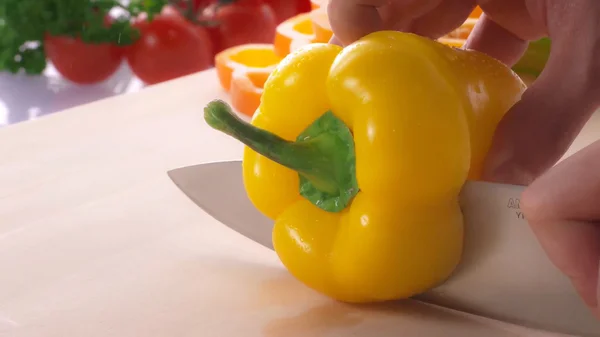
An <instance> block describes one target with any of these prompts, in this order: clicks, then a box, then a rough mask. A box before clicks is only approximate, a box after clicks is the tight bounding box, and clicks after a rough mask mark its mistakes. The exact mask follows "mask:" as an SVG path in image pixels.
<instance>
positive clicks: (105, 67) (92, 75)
mask: <svg viewBox="0 0 600 337" xmlns="http://www.w3.org/2000/svg"><path fill="white" fill-rule="evenodd" d="M44 51H45V53H46V57H47V58H48V60H49V61H50V62H51V63H52V65H54V67H55V68H56V70H57V71H58V72H59V73H60V74H61V75H62V76H63V77H64V78H66V79H67V80H69V81H71V82H74V83H77V84H94V83H98V82H102V81H104V80H106V79H108V78H109V77H110V76H111V75H113V74H114V73H115V72H116V71H117V69H118V68H119V66H120V65H121V63H122V61H123V55H124V50H123V48H121V47H118V46H116V45H113V44H108V43H102V44H92V43H85V42H83V41H82V40H81V39H79V38H73V37H68V36H52V35H49V34H47V35H46V36H45V38H44Z"/></svg>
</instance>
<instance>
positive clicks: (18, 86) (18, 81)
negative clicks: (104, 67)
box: [0, 62, 145, 128]
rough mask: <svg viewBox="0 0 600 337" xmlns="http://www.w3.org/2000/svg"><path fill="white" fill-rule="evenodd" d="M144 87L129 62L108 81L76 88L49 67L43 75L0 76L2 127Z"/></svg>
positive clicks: (0, 124) (75, 85)
mask: <svg viewBox="0 0 600 337" xmlns="http://www.w3.org/2000/svg"><path fill="white" fill-rule="evenodd" d="M144 86H145V85H144V83H143V82H142V81H140V80H139V79H138V78H137V77H135V76H134V75H133V74H132V73H131V71H130V70H129V68H128V67H127V65H126V63H125V62H124V63H123V65H122V66H121V68H120V69H119V70H118V71H117V72H116V73H115V74H114V75H113V76H112V77H110V78H109V79H107V80H106V81H104V82H101V83H98V84H94V85H88V86H83V85H77V84H73V83H71V82H69V81H68V80H66V79H64V78H62V77H61V76H60V75H59V74H58V72H57V71H56V69H54V67H53V66H52V65H51V64H50V65H49V66H48V68H47V69H46V70H45V72H44V74H43V75H41V76H26V75H13V74H10V73H0V128H2V127H3V126H6V125H9V124H15V123H19V122H22V121H26V120H31V119H35V118H37V117H39V116H42V115H47V114H51V113H54V112H57V111H62V110H66V109H68V108H72V107H76V106H79V105H82V104H86V103H90V102H93V101H97V100H100V99H103V98H107V97H111V96H116V95H120V94H127V93H132V92H137V91H139V90H140V89H141V88H143V87H144Z"/></svg>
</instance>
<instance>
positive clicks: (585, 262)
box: [520, 141, 600, 319]
mask: <svg viewBox="0 0 600 337" xmlns="http://www.w3.org/2000/svg"><path fill="white" fill-rule="evenodd" d="M520 207H521V209H522V211H523V213H524V214H525V216H526V218H527V221H528V223H529V225H530V226H531V228H532V230H533V232H534V233H535V235H536V236H537V237H538V240H539V241H540V244H541V245H542V247H543V249H544V250H545V251H546V254H547V255H548V257H549V258H550V260H551V261H552V262H553V263H554V264H555V265H556V266H557V267H558V268H559V269H560V270H561V271H562V272H563V273H564V274H565V275H567V276H568V277H569V278H570V279H571V282H572V283H573V285H574V287H575V289H577V291H578V292H579V294H580V295H581V297H582V298H583V299H584V300H585V302H586V303H587V305H588V306H589V307H590V308H592V311H593V312H594V313H595V315H596V316H597V317H598V319H600V141H596V142H595V143H593V144H592V145H589V146H588V147H586V148H584V149H583V150H581V151H579V152H577V153H575V154H573V155H571V156H569V157H568V158H566V159H564V160H563V161H561V162H560V163H558V164H557V165H556V166H554V167H552V168H550V169H549V170H548V171H547V172H546V173H544V174H542V176H540V177H539V178H538V179H536V180H535V181H534V182H533V183H532V184H531V185H529V186H528V187H527V189H526V190H525V192H524V193H523V195H522V196H521V202H520Z"/></svg>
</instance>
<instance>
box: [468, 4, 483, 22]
mask: <svg viewBox="0 0 600 337" xmlns="http://www.w3.org/2000/svg"><path fill="white" fill-rule="evenodd" d="M481 14H483V11H482V10H481V7H479V6H477V7H475V9H474V10H473V11H472V12H471V14H469V17H470V18H474V19H478V18H479V17H480V16H481Z"/></svg>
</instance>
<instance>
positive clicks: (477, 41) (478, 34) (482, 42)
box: [464, 13, 528, 67]
mask: <svg viewBox="0 0 600 337" xmlns="http://www.w3.org/2000/svg"><path fill="white" fill-rule="evenodd" d="M527 46H528V42H527V41H525V40H523V39H521V38H519V37H517V36H516V35H514V34H513V33H511V32H509V31H508V30H506V29H505V28H503V27H502V26H500V25H498V24H497V23H495V22H494V21H493V20H491V19H490V18H489V17H488V16H487V15H486V14H485V13H484V14H482V15H481V17H480V18H479V20H478V21H477V23H476V24H475V27H474V28H473V31H472V32H471V34H469V38H468V39H467V42H466V43H465V46H464V48H465V49H473V50H477V51H479V52H482V53H484V54H487V55H489V56H491V57H493V58H495V59H497V60H499V61H500V62H502V63H504V64H506V65H508V66H510V67H512V66H513V65H514V64H516V63H517V62H518V61H519V59H520V58H521V57H522V56H523V55H524V54H525V51H526V50H527Z"/></svg>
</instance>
